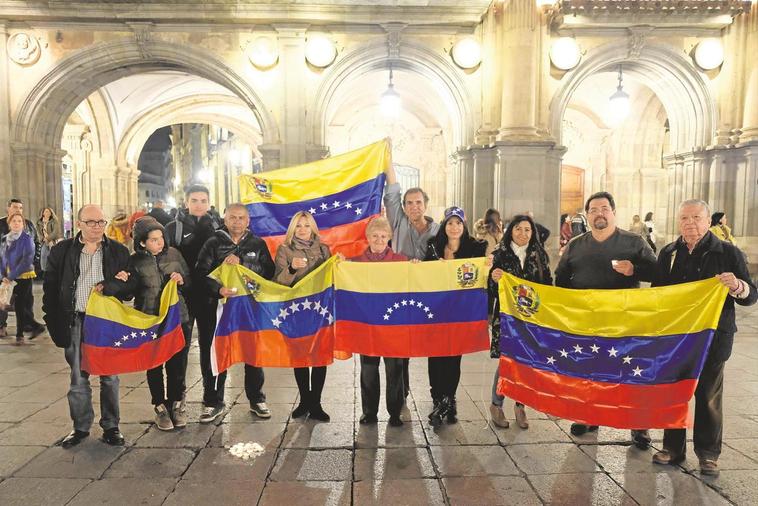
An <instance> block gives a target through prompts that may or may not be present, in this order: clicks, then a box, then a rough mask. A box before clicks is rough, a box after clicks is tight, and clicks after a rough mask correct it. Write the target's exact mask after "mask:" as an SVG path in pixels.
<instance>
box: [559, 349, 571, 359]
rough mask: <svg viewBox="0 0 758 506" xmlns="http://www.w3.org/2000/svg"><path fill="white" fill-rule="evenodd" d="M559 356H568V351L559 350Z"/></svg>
mask: <svg viewBox="0 0 758 506" xmlns="http://www.w3.org/2000/svg"><path fill="white" fill-rule="evenodd" d="M561 356H562V357H563V358H566V357H568V356H569V354H568V352H567V351H566V350H561Z"/></svg>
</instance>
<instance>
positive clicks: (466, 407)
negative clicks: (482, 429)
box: [416, 398, 484, 421]
mask: <svg viewBox="0 0 758 506" xmlns="http://www.w3.org/2000/svg"><path fill="white" fill-rule="evenodd" d="M416 406H417V408H418V412H419V414H420V415H421V416H422V419H424V420H427V419H428V418H427V417H428V415H429V413H431V412H432V409H434V404H433V403H432V402H431V401H429V402H417V403H416ZM457 408H458V420H462V421H463V420H476V421H480V420H484V415H482V413H481V411H479V408H477V407H476V404H475V403H474V401H472V400H469V399H461V398H459V399H458V401H457Z"/></svg>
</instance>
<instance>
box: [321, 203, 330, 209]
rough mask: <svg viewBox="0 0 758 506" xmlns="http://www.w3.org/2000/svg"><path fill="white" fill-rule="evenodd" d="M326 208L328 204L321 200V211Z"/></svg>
mask: <svg viewBox="0 0 758 506" xmlns="http://www.w3.org/2000/svg"><path fill="white" fill-rule="evenodd" d="M328 208H329V206H328V205H326V202H322V203H321V210H322V211H326V210H327V209H328Z"/></svg>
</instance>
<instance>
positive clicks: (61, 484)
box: [0, 478, 89, 506]
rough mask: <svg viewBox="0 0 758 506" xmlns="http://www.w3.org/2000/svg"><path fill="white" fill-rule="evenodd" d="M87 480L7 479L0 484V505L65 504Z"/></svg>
mask: <svg viewBox="0 0 758 506" xmlns="http://www.w3.org/2000/svg"><path fill="white" fill-rule="evenodd" d="M88 483H89V480H71V479H61V478H47V479H39V478H8V479H7V480H5V481H4V482H2V483H0V504H2V505H3V506H29V505H30V504H44V505H53V504H56V505H57V504H66V503H67V502H68V501H69V500H70V499H71V498H72V497H74V495H76V493H77V492H79V491H80V490H81V489H82V488H84V487H85V486H86V485H87V484H88Z"/></svg>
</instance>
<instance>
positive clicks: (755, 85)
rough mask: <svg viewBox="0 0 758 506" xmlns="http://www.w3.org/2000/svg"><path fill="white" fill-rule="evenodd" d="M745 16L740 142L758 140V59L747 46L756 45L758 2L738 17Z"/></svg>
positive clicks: (757, 40)
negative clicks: (742, 112)
mask: <svg viewBox="0 0 758 506" xmlns="http://www.w3.org/2000/svg"><path fill="white" fill-rule="evenodd" d="M743 16H747V19H745V24H746V25H747V27H746V28H747V37H746V45H745V46H743V49H742V51H743V53H744V57H745V83H746V86H747V87H746V88H745V113H744V116H743V121H742V125H743V126H742V135H741V137H740V141H741V142H750V141H757V140H758V61H756V58H755V51H750V50H748V49H747V48H755V47H758V3H756V2H753V3H752V6H751V9H750V12H749V13H744V14H742V15H740V16H739V17H743Z"/></svg>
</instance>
